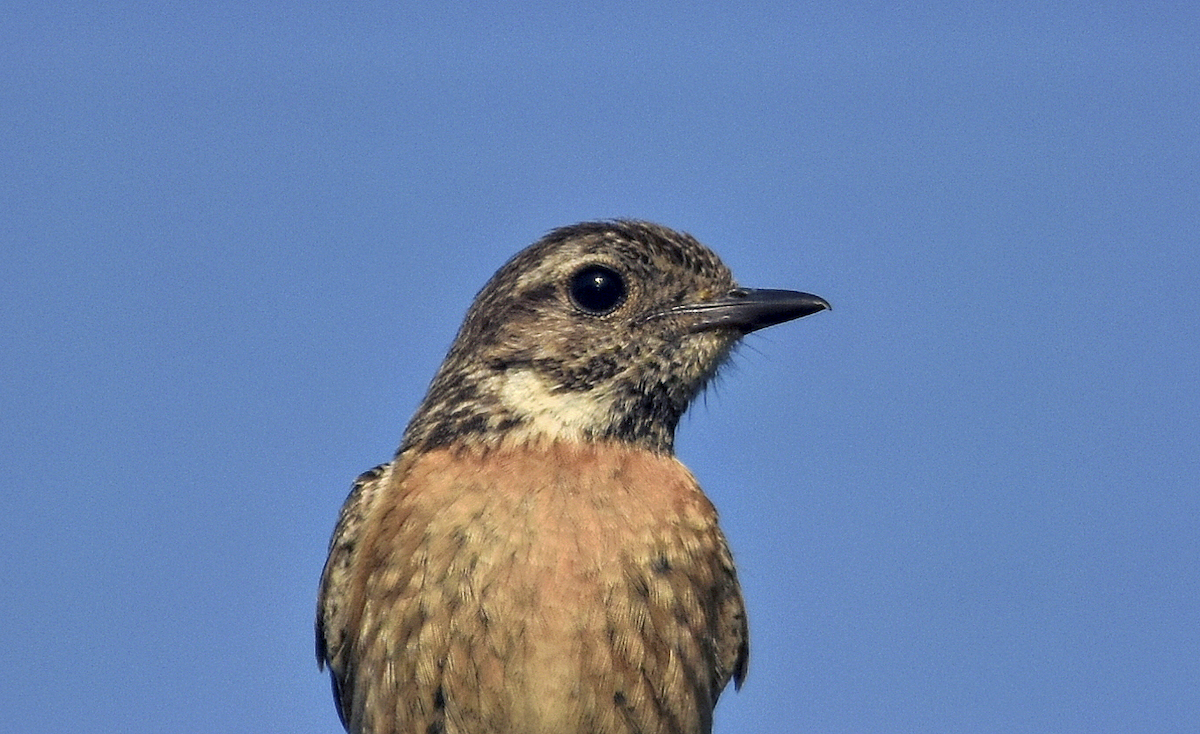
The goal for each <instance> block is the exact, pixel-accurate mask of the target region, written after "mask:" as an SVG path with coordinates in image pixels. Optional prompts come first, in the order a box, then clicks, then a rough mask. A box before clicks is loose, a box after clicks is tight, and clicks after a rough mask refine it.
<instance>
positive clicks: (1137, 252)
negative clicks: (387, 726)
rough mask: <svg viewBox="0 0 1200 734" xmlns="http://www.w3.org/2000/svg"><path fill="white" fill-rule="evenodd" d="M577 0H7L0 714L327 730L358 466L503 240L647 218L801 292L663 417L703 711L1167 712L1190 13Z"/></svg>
mask: <svg viewBox="0 0 1200 734" xmlns="http://www.w3.org/2000/svg"><path fill="white" fill-rule="evenodd" d="M566 5H567V4H565V3H564V4H560V5H549V6H538V5H537V4H527V5H526V6H525V7H523V8H522V9H520V10H517V9H509V8H506V7H502V6H499V5H493V6H491V7H490V9H482V10H480V9H469V8H468V7H467V6H466V5H465V4H447V3H428V4H425V5H424V6H421V5H412V4H401V3H374V2H366V3H356V4H353V5H349V4H347V5H343V6H337V7H334V6H332V5H330V4H328V3H303V4H270V5H267V4H264V3H258V4H253V3H249V4H248V3H197V4H195V5H192V4H173V5H164V4H161V3H121V2H117V3H103V4H100V3H76V4H61V3H47V2H39V3H28V2H10V3H8V4H7V5H6V6H5V10H4V11H3V20H2V21H0V125H2V128H0V170H2V175H0V191H2V195H0V242H2V245H3V263H4V271H5V272H4V276H3V278H0V299H2V301H0V307H2V308H3V329H2V332H0V415H2V417H3V422H2V429H0V438H2V444H0V470H2V472H3V475H4V477H5V483H6V489H5V491H4V492H3V493H0V549H2V552H3V557H4V558H5V563H4V567H5V571H4V574H3V576H4V583H3V596H2V604H3V624H0V649H2V650H4V660H5V662H4V664H3V665H2V666H0V710H3V711H4V719H5V720H6V725H5V726H6V728H7V729H8V730H10V731H14V732H17V731H22V732H67V731H89V732H154V733H155V734H163V733H167V734H173V733H176V732H206V733H207V732H336V731H339V730H340V729H339V725H338V723H337V719H336V717H335V714H334V708H333V704H332V701H331V699H330V696H329V693H328V688H327V682H326V680H325V678H324V676H322V675H319V674H318V673H317V670H316V664H315V661H314V658H313V652H312V616H313V607H314V597H315V594H316V584H317V577H318V574H319V572H320V569H321V564H322V562H323V560H324V558H325V544H326V541H327V539H328V536H329V533H330V531H331V530H332V527H333V524H334V520H335V517H336V513H337V511H338V508H339V507H340V505H341V503H342V500H343V498H344V497H345V494H346V491H347V490H348V488H349V484H350V481H351V479H352V478H353V477H354V476H355V475H356V474H357V473H358V472H360V471H362V470H364V469H367V468H369V467H370V466H373V465H374V464H376V463H379V462H381V461H384V460H386V459H388V458H389V457H390V456H391V454H392V451H393V449H394V448H395V446H396V444H397V443H398V441H399V439H400V433H401V430H402V428H403V426H404V423H405V421H406V420H407V419H408V417H409V415H410V413H411V411H412V410H413V408H414V407H415V406H416V403H417V401H418V400H419V399H420V397H421V395H422V393H423V391H424V389H425V387H426V385H427V382H428V380H429V379H430V377H431V376H432V374H433V371H434V369H435V368H436V366H437V364H438V363H439V361H440V359H441V357H442V354H443V353H444V351H445V349H446V347H447V346H448V345H449V342H450V339H451V338H452V336H453V333H454V330H455V329H456V328H457V325H458V323H459V320H460V318H461V316H462V314H463V312H464V311H465V309H466V307H467V305H468V304H469V302H470V300H471V298H472V296H473V295H474V293H475V292H476V290H478V288H479V287H480V286H481V285H482V284H483V282H484V281H485V280H486V279H487V277H488V276H489V275H490V274H491V273H492V272H493V271H494V270H495V268H496V267H497V266H499V265H500V264H501V263H502V262H503V261H504V260H506V259H507V258H508V257H509V256H510V255H512V254H513V253H514V252H516V251H517V250H518V249H519V248H521V247H523V246H524V245H526V244H528V243H529V242H531V241H533V240H534V239H536V238H537V237H539V236H540V235H541V234H543V233H544V232H545V231H546V230H548V229H550V228H552V227H554V226H557V225H562V224H567V223H571V222H575V221H579V220H582V219H591V218H601V217H614V216H633V217H641V218H647V219H651V220H655V221H659V222H662V223H664V224H667V225H670V226H673V227H676V228H680V229H684V230H687V231H689V232H691V233H693V234H694V235H696V236H697V237H699V238H700V239H701V240H702V241H704V242H706V243H708V244H709V245H711V246H712V247H713V248H714V249H716V250H717V251H718V252H719V253H721V254H722V256H723V257H724V258H725V259H726V261H727V262H728V263H729V264H730V266H731V267H732V268H733V269H734V272H735V273H737V274H738V276H739V278H740V280H741V282H742V283H744V284H747V285H753V286H762V287H777V288H798V289H802V290H808V291H811V292H814V293H818V294H820V295H822V296H825V297H826V298H828V299H829V300H830V301H832V302H833V304H834V307H835V310H834V311H833V312H832V313H828V314H820V315H817V316H814V317H811V318H808V319H804V320H803V321H799V322H796V323H792V324H787V325H784V326H780V327H776V328H774V329H771V330H769V331H767V332H763V333H761V334H759V335H755V336H753V337H751V339H750V340H749V341H748V343H747V345H746V346H745V348H743V349H742V350H741V351H740V353H739V356H738V358H737V359H736V361H735V364H734V365H732V366H731V368H730V369H729V370H728V371H727V372H726V373H725V374H724V376H723V378H722V379H721V380H720V381H719V383H718V384H717V385H716V387H715V389H714V390H712V391H710V392H709V393H708V394H707V395H706V397H705V399H704V400H703V401H702V402H701V404H698V405H697V406H695V408H694V409H693V411H692V412H691V413H690V414H689V416H688V417H687V418H686V419H685V420H684V422H683V424H682V426H681V430H680V440H679V452H680V454H681V456H682V458H683V459H684V461H685V462H686V463H688V464H689V465H690V466H691V467H692V468H693V470H694V471H695V473H696V474H697V475H698V476H699V477H700V479H701V482H702V483H703V484H704V486H705V487H706V488H707V490H708V492H709V493H710V495H711V496H712V498H713V499H714V501H715V502H716V503H717V505H718V506H719V508H720V509H721V512H722V516H723V521H724V526H725V528H726V530H727V532H728V535H729V536H730V539H731V542H732V544H733V547H734V550H735V553H736V556H737V559H738V561H739V564H740V568H741V572H742V580H743V584H744V587H745V593H746V597H747V601H748V605H749V611H750V616H751V628H752V636H753V644H752V648H753V653H752V656H751V658H752V660H751V670H750V677H749V680H748V681H747V684H746V686H745V688H744V689H743V690H742V691H741V692H740V693H736V694H735V693H733V692H732V690H731V691H729V692H728V693H727V695H726V697H725V699H724V700H723V701H722V703H721V706H720V708H719V714H718V722H717V730H718V732H724V733H733V732H785V733H786V732H804V731H822V732H901V731H905V732H908V731H914V732H1004V733H1010V732H1035V733H1041V732H1081V733H1082V732H1194V731H1196V727H1197V722H1198V721H1200V588H1198V587H1200V583H1198V582H1200V572H1198V570H1197V568H1198V565H1200V460H1198V444H1200V387H1198V384H1197V383H1198V376H1200V343H1198V337H1197V326H1198V320H1200V295H1198V291H1200V235H1198V232H1200V217H1198V211H1200V122H1198V119H1200V11H1198V10H1196V9H1195V8H1194V7H1191V6H1189V5H1188V4H1187V3H1178V2H1176V3H1161V4H1160V3H1136V4H1135V3H1127V4H1126V3H1102V4H1096V3H1075V4H1063V3H1049V4H1047V3H1045V2H1038V3H976V4H971V3H965V4H964V3H948V4H943V3H933V4H931V3H920V4H917V3H913V4H898V3H863V4H853V5H849V6H848V5H846V4H843V3H837V4H836V5H837V6H838V7H837V9H829V7H828V6H830V5H835V4H834V3H821V4H815V3H814V4H810V3H794V2H789V3H774V4H769V5H763V6H753V7H752V6H746V5H742V6H740V7H735V4H729V3H719V4H718V3H707V4H683V3H680V4H651V5H648V4H647V3H644V2H638V3H607V2H601V3H576V4H575V7H572V8H570V9H567V8H566V7H565V6H566ZM1127 5H1128V6H1133V5H1136V6H1137V7H1136V8H1134V7H1125V6H1127ZM1001 6H1002V7H1001Z"/></svg>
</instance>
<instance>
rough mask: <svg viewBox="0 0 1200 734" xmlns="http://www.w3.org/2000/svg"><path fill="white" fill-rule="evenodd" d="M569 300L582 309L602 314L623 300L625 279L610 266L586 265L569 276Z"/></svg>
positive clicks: (593, 313) (594, 313)
mask: <svg viewBox="0 0 1200 734" xmlns="http://www.w3.org/2000/svg"><path fill="white" fill-rule="evenodd" d="M571 300H572V301H574V302H575V305H576V306H579V307H580V308H581V309H583V310H584V311H587V312H588V313H590V314H592V315H594V316H603V315H604V314H606V313H608V312H610V311H612V310H613V309H614V308H616V307H617V306H619V305H621V301H623V300H625V281H624V280H623V279H622V278H621V274H620V273H618V272H617V271H615V270H613V269H612V268H606V267H604V266H603V265H588V266H587V267H585V268H584V269H583V270H580V271H579V272H578V273H575V275H573V276H572V277H571Z"/></svg>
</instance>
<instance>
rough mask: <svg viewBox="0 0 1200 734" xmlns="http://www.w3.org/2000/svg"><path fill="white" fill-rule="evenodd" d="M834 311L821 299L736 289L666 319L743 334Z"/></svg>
mask: <svg viewBox="0 0 1200 734" xmlns="http://www.w3.org/2000/svg"><path fill="white" fill-rule="evenodd" d="M831 308H833V307H832V306H830V305H829V301H826V300H825V299H824V298H821V297H820V296H814V295H813V294H811V293H801V292H799V291H781V290H769V289H762V288H734V289H733V290H731V291H730V292H729V293H727V294H725V295H724V296H722V297H721V298H718V299H716V300H715V301H705V302H703V303H685V304H684V305H682V306H676V307H675V308H672V309H670V310H668V311H665V312H663V313H662V314H661V315H662V316H674V315H685V314H686V315H688V316H691V317H692V319H691V323H690V327H691V328H690V330H691V331H693V332H697V331H710V330H712V329H735V330H737V331H740V332H741V333H743V334H749V333H750V332H752V331H757V330H759V329H765V328H766V327H768V326H774V325H775V324H782V323H783V322H785V321H791V320H792V319H798V318H800V317H802V316H808V315H810V314H814V313H816V312H818V311H825V310H827V309H831Z"/></svg>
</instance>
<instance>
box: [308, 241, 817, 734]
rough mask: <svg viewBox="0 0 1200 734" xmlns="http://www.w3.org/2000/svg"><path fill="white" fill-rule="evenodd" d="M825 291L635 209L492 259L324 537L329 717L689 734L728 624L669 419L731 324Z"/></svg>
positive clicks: (431, 733)
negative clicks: (755, 274) (634, 216)
mask: <svg viewBox="0 0 1200 734" xmlns="http://www.w3.org/2000/svg"><path fill="white" fill-rule="evenodd" d="M437 302H438V299H437V298H436V296H435V297H434V298H433V299H432V304H436V303H437ZM829 308H830V305H829V303H828V302H827V301H826V300H825V299H823V298H820V297H818V296H815V295H812V294H809V293H803V292H796V291H784V290H755V289H750V288H743V287H740V286H739V285H737V283H736V282H735V281H734V278H733V275H732V274H731V272H730V270H729V268H728V267H727V266H726V265H725V264H724V263H722V261H721V260H720V259H719V258H718V257H717V255H716V254H715V253H714V252H713V251H712V250H710V249H709V248H707V247H706V246H704V245H702V244H701V243H700V242H699V241H697V240H696V239H695V238H693V237H692V236H690V235H688V234H684V233H681V232H677V231H674V230H671V229H668V228H666V227H663V226H660V225H657V224H653V223H650V222H645V221H639V220H604V221H593V222H583V223H580V224H575V225H570V226H566V227H561V228H559V229H555V230H553V231H551V232H549V233H548V234H547V235H546V236H544V237H543V238H542V239H540V240H538V241H537V242H535V243H534V244H532V245H530V246H529V247H527V248H525V249H524V250H522V251H520V252H519V253H518V254H517V255H515V256H514V257H513V258H512V259H510V260H509V261H508V262H507V263H506V264H504V265H503V266H502V267H501V268H500V269H499V270H498V271H497V272H496V273H495V275H493V276H492V278H491V279H490V280H489V281H488V282H487V284H486V285H485V286H484V287H483V289H482V290H481V291H480V292H479V293H478V295H477V296H476V298H475V300H474V302H473V303H472V305H471V306H470V308H469V309H468V312H467V314H466V318H465V320H464V321H463V324H462V326H461V328H460V330H459V331H458V334H457V336H456V338H455V339H454V341H453V343H452V345H451V347H450V349H449V352H448V354H447V355H446V357H445V360H444V362H443V363H442V365H441V367H440V368H439V369H438V370H437V372H436V374H435V376H434V378H433V380H432V382H431V384H430V386H429V389H428V392H427V394H426V395H425V397H424V399H423V401H422V402H421V403H420V405H419V407H418V408H417V410H416V412H415V414H414V415H413V417H412V418H411V420H410V421H409V423H408V425H407V428H406V429H405V431H404V434H403V438H402V440H401V443H400V446H399V449H398V450H397V451H396V454H395V456H394V457H393V459H392V461H390V462H388V463H385V464H382V465H380V466H377V467H375V468H374V469H371V470H370V471H367V472H366V473H364V474H362V475H361V476H359V477H358V479H357V480H356V481H355V482H354V484H353V486H352V489H351V491H350V494H349V497H348V498H347V499H346V502H345V505H344V506H343V508H342V510H341V513H340V516H339V518H338V521H337V525H336V528H335V530H334V533H333V537H332V539H331V541H330V544H329V555H328V559H327V561H326V563H325V566H324V569H323V571H322V574H321V581H320V591H319V599H318V611H317V620H316V648H317V661H318V665H319V667H321V668H322V669H323V668H324V667H326V666H327V667H328V668H329V672H330V678H331V680H332V684H333V694H334V701H335V704H336V706H337V711H338V714H339V717H340V718H341V721H342V724H343V726H344V727H345V728H346V730H347V731H348V732H350V733H351V734H400V733H401V732H404V733H406V734H407V733H409V732H419V733H420V734H518V733H520V734H575V733H578V734H708V733H709V732H710V731H711V729H712V721H713V708H714V706H715V705H716V702H717V699H718V697H719V696H720V695H721V692H722V691H723V690H724V689H725V687H726V685H727V684H728V683H729V682H730V681H733V683H734V684H735V687H740V686H741V683H742V681H743V680H744V678H745V676H746V669H747V662H748V655H749V636H748V628H747V620H746V613H745V608H744V604H743V599H742V594H741V590H740V587H739V584H738V579H737V571H736V569H735V567H734V562H733V558H732V554H731V551H730V548H729V544H728V542H727V541H726V538H725V536H724V535H723V533H722V531H721V529H720V527H719V526H718V518H717V511H716V509H715V508H714V506H713V504H712V502H711V501H710V500H709V499H708V498H707V497H706V495H705V494H704V492H703V491H702V490H701V488H700V486H699V484H698V482H697V480H696V479H695V478H694V476H693V475H692V474H691V472H690V471H689V470H688V469H687V468H686V467H685V466H684V465H683V464H682V463H681V462H680V461H679V460H678V459H677V458H676V457H675V454H674V440H675V430H676V427H677V425H678V423H679V420H680V418H681V416H682V415H683V414H684V412H685V411H686V410H687V408H688V405H689V403H691V402H692V400H693V398H695V397H696V396H697V395H698V394H699V393H700V392H701V391H702V390H703V389H704V387H705V386H706V384H707V383H709V381H710V380H711V379H712V378H713V376H714V375H715V374H716V372H717V370H718V369H719V368H720V367H721V366H722V365H723V364H724V363H725V362H726V361H727V360H728V358H729V356H730V354H731V351H732V350H733V348H734V347H735V345H736V344H737V343H738V342H739V341H740V340H741V338H742V337H743V336H745V335H746V334H748V333H750V332H753V331H756V330H758V329H761V328H764V327H768V326H772V325H774V324H778V323H782V322H785V321H790V320H792V319H796V318H800V317H802V316H807V315H810V314H814V313H817V312H819V311H822V310H826V309H829Z"/></svg>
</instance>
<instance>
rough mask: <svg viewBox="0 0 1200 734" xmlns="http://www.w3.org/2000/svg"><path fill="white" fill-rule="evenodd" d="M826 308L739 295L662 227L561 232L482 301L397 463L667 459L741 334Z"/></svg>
mask: <svg viewBox="0 0 1200 734" xmlns="http://www.w3.org/2000/svg"><path fill="white" fill-rule="evenodd" d="M827 308H829V304H828V303H827V302H826V301H825V300H824V299H822V298H819V297H817V296H813V295H810V294H807V293H799V292H795V291H763V290H752V289H746V288H740V287H738V286H737V284H736V283H735V282H734V280H733V276H732V274H731V273H730V272H729V269H728V268H727V267H726V266H725V264H724V263H722V262H721V261H720V259H719V258H718V257H717V256H716V255H715V254H714V253H713V252H712V251H711V250H709V249H708V248H707V247H705V246H704V245H702V244H700V243H699V242H697V241H696V240H695V239H694V238H692V237H691V236H689V235H687V234H682V233H679V232H674V231H672V230H669V229H666V228H665V227H660V226H658V225H655V224H650V223H648V222H638V221H626V220H621V221H605V222H588V223H583V224H577V225H573V226H570V227H563V228H561V229H556V230H554V231H553V232H551V233H550V234H548V235H547V236H546V237H544V238H543V239H541V240H539V241H538V242H536V243H534V244H533V245H531V246H529V247H528V248H526V249H525V250H523V251H521V252H520V253H518V254H517V255H516V256H515V257H513V258H512V259H511V260H509V261H508V262H507V263H506V264H505V265H504V266H503V267H501V268H500V270H499V271H497V272H496V274H495V275H494V276H492V278H491V280H490V281H488V283H487V285H485V286H484V288H483V290H481V291H480V292H479V295H478V296H476V298H475V302H474V303H473V304H472V306H471V308H470V310H469V311H468V312H467V316H466V319H465V321H464V322H463V325H462V328H461V329H460V330H459V333H458V336H457V338H456V339H455V341H454V344H453V346H452V347H451V348H450V352H449V354H448V355H447V356H446V359H445V361H444V362H443V364H442V366H441V368H440V369H439V370H438V373H437V375H436V376H435V378H434V380H433V383H432V385H431V386H430V389H429V393H428V394H427V395H426V397H425V400H424V401H423V402H422V404H421V406H420V408H419V409H418V411H417V413H416V415H415V416H414V417H413V420H412V422H411V423H410V424H409V427H408V430H407V432H406V434H405V438H404V444H403V445H402V446H401V451H404V450H407V449H409V448H418V449H431V448H437V447H443V446H450V445H453V444H462V445H465V446H489V445H494V444H495V443H498V442H500V441H523V440H539V439H551V440H553V439H565V440H579V441H592V440H604V439H608V440H617V441H624V442H629V443H633V444H638V445H641V446H644V447H646V448H649V449H651V450H654V451H659V452H668V453H669V452H670V451H671V449H672V445H673V442H674V433H675V427H676V425H677V424H678V422H679V418H680V417H681V416H682V415H683V413H684V411H685V410H686V409H687V406H688V403H689V402H690V401H691V400H692V398H693V397H695V396H696V394H697V393H699V392H700V390H701V389H702V388H703V387H704V385H705V384H706V383H707V382H708V380H709V379H710V378H711V377H712V376H713V374H715V372H716V370H717V368H718V367H720V365H721V364H722V363H723V362H724V361H725V359H726V357H727V356H728V354H729V351H730V349H731V348H732V347H733V345H734V344H735V343H736V342H737V341H738V340H739V339H740V338H741V337H742V336H744V335H745V334H747V333H749V332H751V331H754V330H756V329H760V328H763V327H766V326H771V325H773V324H778V323H781V322H784V321H789V320H791V319H795V318H799V317H801V316H807V315H809V314H812V313H816V312H817V311H820V310H823V309H827Z"/></svg>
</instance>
